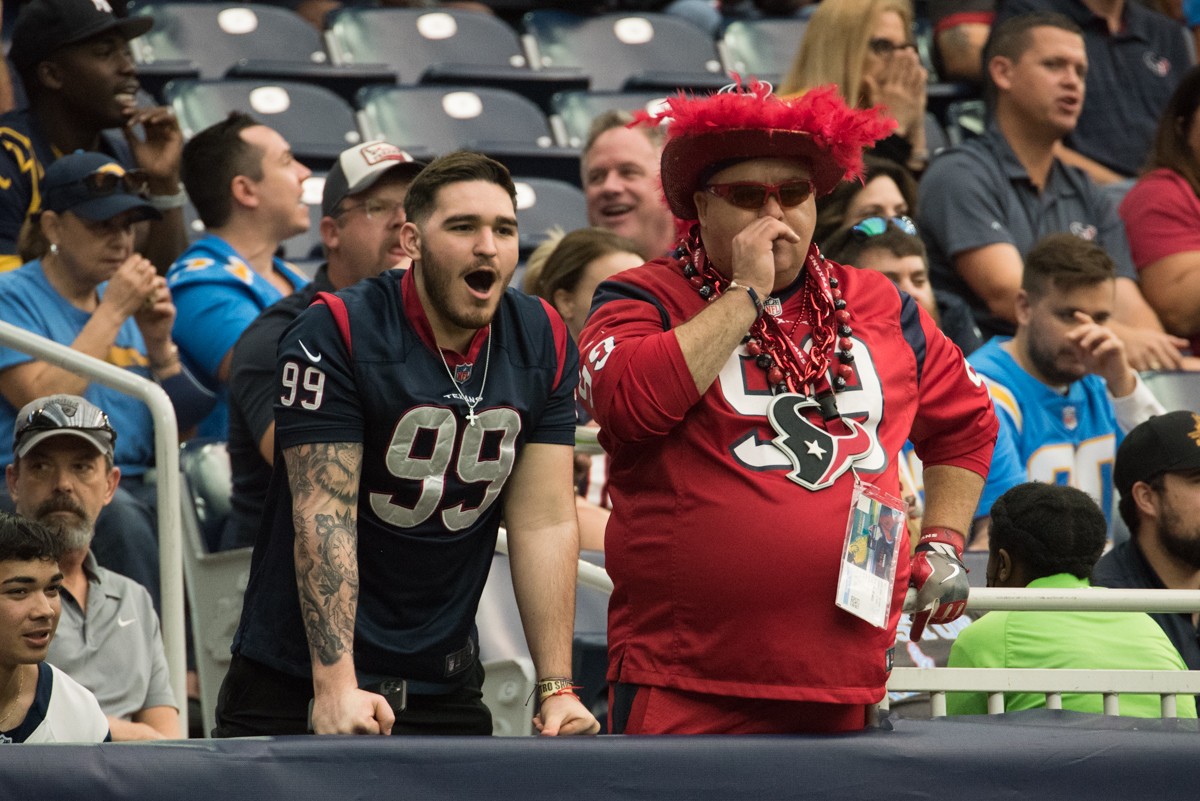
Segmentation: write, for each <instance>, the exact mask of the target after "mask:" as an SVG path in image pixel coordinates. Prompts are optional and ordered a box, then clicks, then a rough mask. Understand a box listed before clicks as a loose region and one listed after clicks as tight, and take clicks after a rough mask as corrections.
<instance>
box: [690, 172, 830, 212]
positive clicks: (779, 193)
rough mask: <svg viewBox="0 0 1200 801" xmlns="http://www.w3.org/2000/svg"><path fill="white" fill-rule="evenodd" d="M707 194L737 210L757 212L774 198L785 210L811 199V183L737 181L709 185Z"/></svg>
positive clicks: (796, 180)
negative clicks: (735, 207)
mask: <svg viewBox="0 0 1200 801" xmlns="http://www.w3.org/2000/svg"><path fill="white" fill-rule="evenodd" d="M705 188H706V189H708V191H709V192H711V193H712V194H714V195H716V196H717V197H719V198H721V199H722V200H724V201H726V202H727V203H730V204H731V205H734V206H737V207H738V208H739V209H748V210H750V211H757V210H759V209H761V208H762V207H763V206H765V205H766V203H767V198H771V197H773V198H775V199H776V200H778V201H779V205H780V206H782V207H783V208H785V209H791V208H795V207H796V206H799V205H800V204H801V203H803V202H804V201H806V200H808V199H809V198H810V197H812V193H813V182H812V180H811V179H809V178H797V179H794V180H791V181H784V182H783V183H781V184H760V183H755V182H753V181H737V182H735V183H731V184H709V185H708V186H707V187H705Z"/></svg>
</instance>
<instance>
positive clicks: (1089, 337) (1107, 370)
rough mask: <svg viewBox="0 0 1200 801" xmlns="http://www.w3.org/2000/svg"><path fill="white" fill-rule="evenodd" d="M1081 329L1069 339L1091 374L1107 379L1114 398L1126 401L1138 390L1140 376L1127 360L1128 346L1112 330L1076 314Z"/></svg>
mask: <svg viewBox="0 0 1200 801" xmlns="http://www.w3.org/2000/svg"><path fill="white" fill-rule="evenodd" d="M1075 319H1076V320H1077V321H1078V322H1079V325H1077V326H1075V327H1074V328H1072V329H1071V330H1070V331H1068V332H1067V339H1069V340H1070V341H1071V342H1074V343H1075V345H1076V347H1078V348H1079V350H1080V351H1081V352H1082V355H1083V364H1084V366H1085V367H1086V368H1087V371H1088V372H1089V373H1095V374H1096V375H1098V376H1100V377H1101V378H1103V379H1104V383H1106V384H1107V385H1108V391H1109V392H1110V393H1112V395H1113V397H1116V398H1123V397H1125V396H1126V395H1128V394H1129V393H1130V392H1133V390H1134V388H1135V387H1136V386H1137V375H1136V374H1135V373H1134V372H1133V368H1132V367H1130V365H1129V359H1128V358H1126V356H1125V344H1124V343H1123V342H1121V340H1120V338H1119V337H1118V336H1117V335H1116V334H1114V333H1113V331H1112V329H1111V328H1109V327H1107V326H1103V325H1100V324H1099V323H1097V322H1096V321H1095V320H1093V319H1092V318H1091V317H1090V316H1089V315H1088V314H1086V313H1085V312H1081V311H1076V312H1075Z"/></svg>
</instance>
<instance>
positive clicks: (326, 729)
mask: <svg viewBox="0 0 1200 801" xmlns="http://www.w3.org/2000/svg"><path fill="white" fill-rule="evenodd" d="M283 458H284V461H285V462H286V464H287V472H288V484H289V485H290V487H291V490H292V522H293V525H294V526H295V529H296V546H295V560H296V585H297V587H298V588H299V591H300V614H301V616H302V617H303V618H304V628H305V631H306V633H307V634H308V649H309V654H310V655H311V657H312V671H313V710H312V726H313V731H315V732H316V733H317V734H388V733H390V732H391V729H392V724H393V723H394V722H395V715H394V714H393V713H392V710H391V707H390V706H389V705H388V703H387V701H386V700H385V699H384V698H383V696H380V695H376V694H374V693H368V692H365V691H363V690H360V689H358V681H357V680H356V678H355V675H354V619H355V616H356V615H357V614H358V482H359V477H360V475H361V466H362V444H361V443H357V442H330V443H324V442H321V443H314V444H310V445H297V446H295V447H292V448H287V449H286V450H284V452H283Z"/></svg>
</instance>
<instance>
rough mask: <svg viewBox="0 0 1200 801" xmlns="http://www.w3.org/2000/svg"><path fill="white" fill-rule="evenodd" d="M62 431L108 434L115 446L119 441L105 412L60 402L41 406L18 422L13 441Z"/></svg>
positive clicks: (90, 407) (87, 406) (95, 408)
mask: <svg viewBox="0 0 1200 801" xmlns="http://www.w3.org/2000/svg"><path fill="white" fill-rule="evenodd" d="M62 429H72V430H75V431H99V432H101V433H103V434H107V435H108V437H109V439H110V440H111V441H112V442H113V443H114V444H115V443H116V441H117V432H116V431H115V430H114V429H113V427H112V424H111V423H109V421H108V415H107V414H105V413H104V412H103V411H101V410H100V409H98V408H97V407H95V406H92V405H91V404H90V403H89V404H86V405H82V406H81V405H78V404H65V403H63V401H58V400H52V401H49V402H48V403H46V405H44V406H39V407H38V408H36V409H34V410H33V411H32V412H30V413H29V414H27V415H26V416H25V417H24V418H22V419H20V420H17V424H16V427H15V430H14V431H13V440H14V441H15V440H19V439H21V438H22V437H24V436H25V435H26V434H36V433H38V432H40V431H59V430H62Z"/></svg>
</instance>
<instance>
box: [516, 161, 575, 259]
mask: <svg viewBox="0 0 1200 801" xmlns="http://www.w3.org/2000/svg"><path fill="white" fill-rule="evenodd" d="M513 182H514V183H515V184H516V186H517V221H518V222H519V223H520V231H521V252H522V253H528V252H529V251H531V250H533V249H534V248H536V247H537V246H538V245H540V244H541V243H542V242H544V241H545V240H546V238H547V236H548V234H549V232H550V230H551V229H552V228H556V227H557V228H561V229H562V230H563V231H574V230H575V229H576V228H585V227H587V224H588V221H587V199H586V198H585V197H584V194H583V192H582V191H581V190H580V189H579V187H576V186H572V185H571V184H568V183H566V182H564V181H555V180H553V179H550V178H514V179H513Z"/></svg>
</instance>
